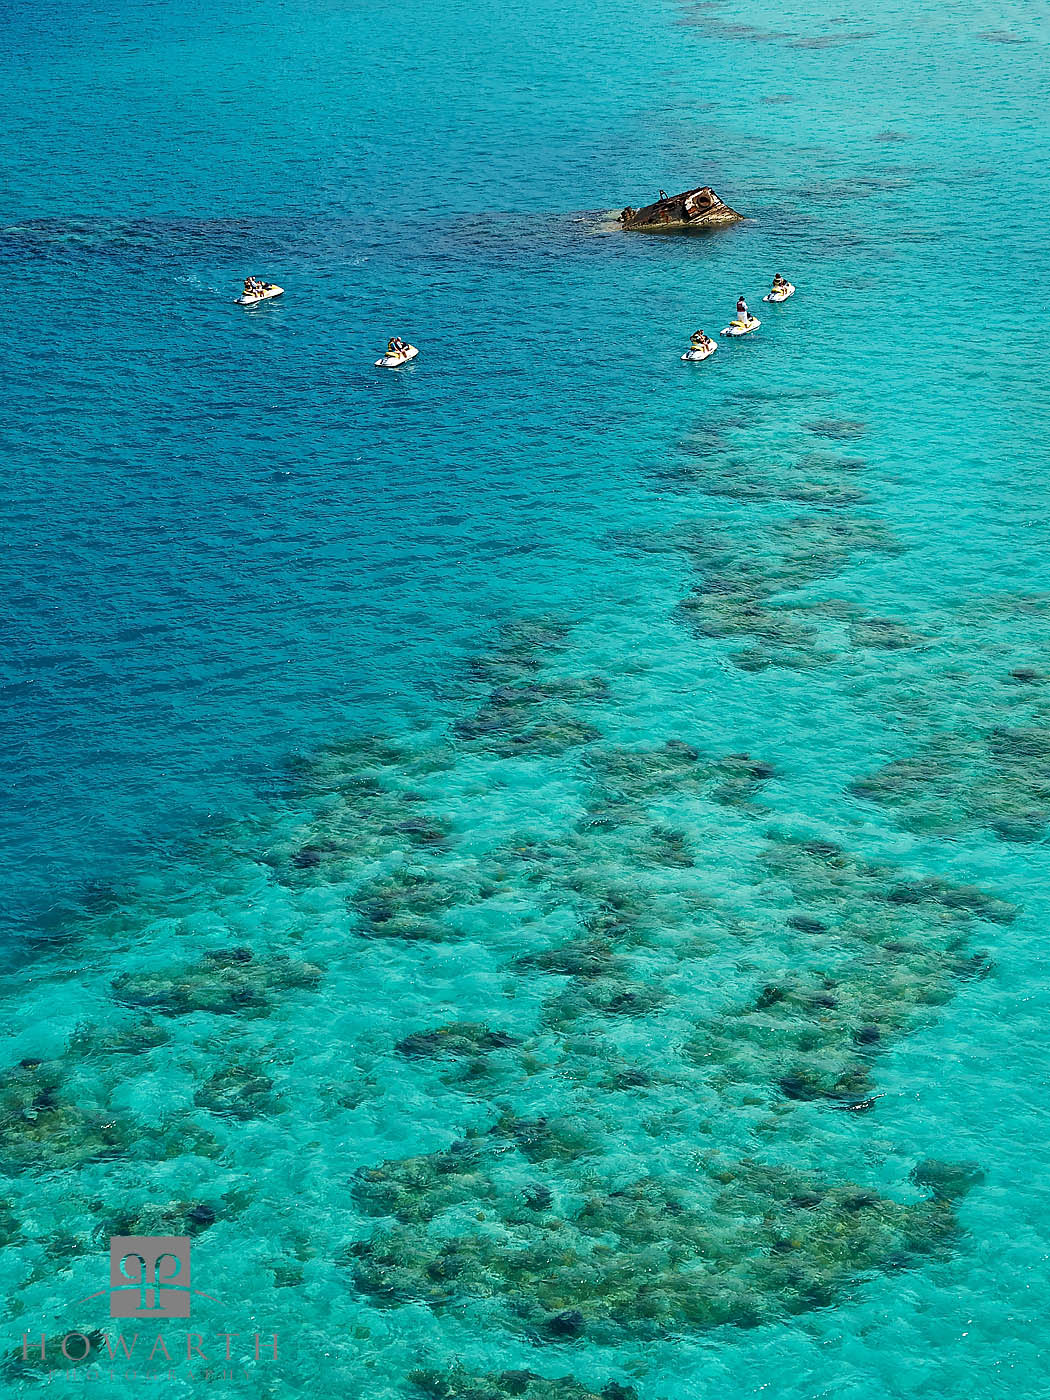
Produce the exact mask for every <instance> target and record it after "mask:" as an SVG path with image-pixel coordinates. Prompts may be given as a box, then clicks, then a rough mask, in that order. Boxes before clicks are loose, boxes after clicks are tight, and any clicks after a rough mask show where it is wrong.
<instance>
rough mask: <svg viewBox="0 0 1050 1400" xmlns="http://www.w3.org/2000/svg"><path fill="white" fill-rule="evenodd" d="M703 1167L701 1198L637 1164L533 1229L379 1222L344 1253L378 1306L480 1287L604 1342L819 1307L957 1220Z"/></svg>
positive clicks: (484, 1293)
mask: <svg viewBox="0 0 1050 1400" xmlns="http://www.w3.org/2000/svg"><path fill="white" fill-rule="evenodd" d="M705 1180H706V1186H707V1191H706V1193H705V1195H706V1199H704V1200H703V1201H702V1203H701V1200H700V1199H698V1196H697V1188H696V1183H695V1180H688V1181H677V1180H674V1179H671V1178H667V1177H662V1178H654V1177H641V1178H639V1179H637V1180H636V1181H634V1182H632V1183H631V1184H629V1185H618V1186H608V1187H606V1188H605V1189H604V1190H603V1189H598V1183H597V1182H596V1181H595V1182H593V1183H592V1186H591V1189H590V1191H589V1192H588V1194H587V1196H586V1199H585V1200H584V1203H583V1205H582V1206H581V1207H580V1208H579V1209H578V1210H577V1211H575V1212H574V1213H573V1214H572V1215H571V1216H557V1217H552V1216H544V1217H543V1219H542V1222H541V1224H540V1225H539V1226H537V1224H536V1223H535V1222H534V1221H530V1220H526V1219H523V1218H522V1217H521V1216H516V1215H514V1214H513V1213H511V1212H504V1213H502V1214H500V1215H499V1216H498V1218H497V1220H495V1221H489V1222H488V1223H487V1224H486V1228H485V1229H484V1230H473V1231H468V1232H466V1233H464V1232H457V1233H456V1234H454V1235H452V1236H449V1235H448V1234H447V1233H445V1232H441V1233H438V1234H434V1233H432V1232H431V1233H428V1232H425V1231H423V1232H421V1231H419V1230H418V1229H407V1228H404V1227H393V1228H390V1229H387V1230H383V1231H380V1232H378V1233H377V1234H375V1235H374V1236H373V1237H372V1238H371V1239H370V1240H368V1241H366V1242H359V1243H358V1244H355V1245H354V1246H353V1247H352V1248H351V1249H350V1251H349V1252H348V1255H347V1264H348V1267H349V1268H350V1270H351V1272H352V1274H353V1277H354V1280H355V1283H356V1285H357V1287H358V1288H359V1289H360V1290H361V1291H362V1292H363V1293H365V1294H367V1295H368V1296H369V1297H371V1298H372V1299H373V1300H374V1301H375V1302H376V1303H377V1304H379V1305H381V1306H386V1307H395V1306H398V1305H400V1304H403V1303H408V1302H424V1303H426V1304H427V1305H428V1306H429V1307H431V1308H433V1309H434V1310H436V1311H441V1310H443V1309H444V1308H446V1307H448V1306H451V1305H453V1304H456V1303H458V1301H459V1300H461V1299H462V1298H464V1297H478V1298H490V1299H494V1300H498V1301H499V1302H500V1303H501V1304H502V1306H503V1308H504V1309H505V1310H506V1319H507V1324H508V1325H513V1324H512V1319H520V1320H521V1321H522V1322H523V1323H524V1324H525V1325H526V1327H527V1328H528V1329H529V1330H530V1332H531V1333H532V1334H533V1335H534V1336H535V1337H536V1339H537V1340H548V1341H554V1340H558V1341H566V1340H573V1339H575V1338H578V1337H582V1336H588V1337H591V1338H593V1339H595V1340H598V1341H603V1342H607V1341H614V1340H616V1339H617V1338H618V1337H619V1336H621V1335H622V1334H623V1333H625V1332H626V1333H629V1334H633V1335H637V1336H641V1337H648V1336H667V1335H674V1334H678V1333H690V1332H699V1331H705V1330H707V1329H709V1328H712V1327H720V1326H725V1325H733V1326H739V1327H752V1326H758V1325H760V1324H762V1323H764V1322H769V1321H772V1320H774V1319H776V1318H778V1317H781V1316H783V1315H785V1314H788V1315H790V1314H792V1313H798V1312H804V1311H807V1310H809V1309H811V1308H815V1307H826V1306H829V1305H831V1304H833V1303H834V1302H835V1301H836V1299H837V1298H838V1297H839V1296H840V1295H841V1293H842V1291H843V1289H845V1288H848V1287H849V1286H850V1285H851V1283H852V1281H853V1279H854V1278H855V1277H856V1276H857V1274H863V1273H866V1272H870V1271H871V1270H881V1271H890V1270H895V1269H900V1268H905V1267H909V1266H910V1265H913V1264H914V1263H915V1262H916V1261H918V1260H919V1259H921V1258H923V1257H924V1256H926V1255H929V1254H932V1253H935V1252H938V1251H940V1250H942V1249H944V1248H945V1247H946V1246H947V1245H949V1244H950V1243H951V1242H952V1240H953V1239H954V1238H955V1236H956V1234H957V1231H958V1226H957V1223H956V1220H955V1216H954V1214H953V1212H952V1209H951V1205H950V1203H949V1201H948V1200H947V1199H945V1197H944V1195H943V1193H940V1194H935V1195H933V1196H931V1197H930V1198H928V1199H926V1200H923V1201H920V1202H918V1203H917V1204H913V1205H902V1204H899V1203H898V1202H896V1201H892V1200H889V1199H887V1198H885V1197H883V1196H880V1195H879V1194H878V1193H877V1192H875V1191H871V1190H866V1189H864V1188H861V1187H858V1186H855V1185H852V1184H845V1185H844V1184H839V1185H829V1184H828V1183H827V1182H826V1181H825V1180H824V1179H823V1178H822V1177H820V1176H819V1175H815V1174H813V1173H807V1172H802V1171H795V1170H792V1169H790V1168H783V1167H774V1166H767V1165H762V1164H759V1163H756V1162H738V1163H735V1164H726V1163H720V1162H717V1161H712V1162H711V1163H709V1164H708V1165H707V1174H706V1179H705ZM498 1204H499V1203H497V1206H498ZM554 1260H556V1261H557V1266H556V1267H554V1268H552V1261H554Z"/></svg>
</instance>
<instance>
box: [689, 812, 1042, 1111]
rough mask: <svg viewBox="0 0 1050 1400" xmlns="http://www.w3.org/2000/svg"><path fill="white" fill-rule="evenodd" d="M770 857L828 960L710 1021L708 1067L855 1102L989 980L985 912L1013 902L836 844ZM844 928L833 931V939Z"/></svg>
mask: <svg viewBox="0 0 1050 1400" xmlns="http://www.w3.org/2000/svg"><path fill="white" fill-rule="evenodd" d="M764 861H765V864H766V866H767V868H768V869H769V870H770V872H771V873H773V874H774V875H775V876H776V877H777V878H778V879H780V880H783V881H784V882H785V883H786V884H788V885H789V886H790V888H791V890H792V892H793V894H794V896H795V898H796V899H797V900H798V902H799V904H800V905H801V906H803V907H802V908H801V909H798V910H796V911H795V912H794V913H793V914H792V916H791V926H792V927H793V928H794V929H795V930H796V931H797V932H798V933H799V934H800V935H802V936H803V937H811V938H813V940H814V942H815V949H814V951H815V952H816V954H817V957H818V958H819V961H818V962H816V963H815V964H810V965H809V966H807V964H806V962H805V961H800V957H801V955H802V954H803V953H804V951H805V950H804V947H803V948H800V949H798V950H796V954H795V960H794V961H795V966H794V967H793V969H792V971H791V972H790V973H786V974H785V975H784V977H782V978H781V979H779V980H778V981H777V982H775V983H769V984H767V985H765V986H763V987H762V988H761V989H760V990H759V991H758V992H757V993H756V995H755V997H754V999H753V1000H752V1001H751V1002H750V1003H749V1004H747V1005H745V1006H742V1007H739V1008H737V1009H735V1010H732V1011H730V1012H728V1013H727V1014H725V1015H724V1016H722V1017H721V1018H720V1019H719V1020H718V1021H716V1022H714V1023H712V1024H711V1025H710V1026H708V1027H705V1029H704V1030H703V1032H702V1033H701V1034H700V1035H698V1036H697V1037H696V1038H695V1039H694V1041H693V1042H692V1044H691V1046H690V1054H691V1057H692V1059H693V1060H694V1062H695V1063H696V1064H698V1065H702V1066H705V1067H708V1068H710V1069H712V1070H714V1071H716V1072H718V1073H719V1074H721V1075H724V1076H726V1077H727V1078H728V1080H729V1081H733V1082H744V1083H753V1084H754V1083H758V1084H764V1083H768V1082H769V1080H770V1077H772V1080H773V1082H774V1083H775V1084H776V1086H777V1087H778V1088H779V1091H780V1092H781V1093H782V1094H783V1095H784V1096H785V1097H786V1098H788V1099H793V1100H803V1101H805V1100H813V1099H826V1100H833V1101H838V1102H842V1103H846V1104H850V1103H855V1102H857V1101H858V1100H861V1099H864V1098H865V1097H867V1096H868V1095H869V1094H870V1093H871V1091H872V1087H873V1086H872V1079H871V1075H872V1068H873V1059H874V1057H875V1056H876V1055H877V1054H878V1053H879V1052H880V1051H881V1050H883V1049H884V1048H885V1047H886V1046H887V1045H888V1044H890V1043H892V1041H893V1040H895V1039H896V1038H898V1037H899V1036H901V1035H904V1034H906V1033H908V1032H910V1031H912V1030H914V1029H916V1028H917V1027H918V1026H919V1025H921V1024H922V1023H923V1022H924V1021H925V1020H927V1019H929V1017H930V1015H931V1014H932V1008H935V1007H939V1006H942V1005H943V1004H944V1003H945V1002H947V1001H949V1000H950V999H951V997H952V996H953V995H954V990H955V985H956V984H957V982H958V981H959V980H961V979H966V978H969V977H974V976H983V975H984V974H985V973H986V972H987V971H988V968H989V963H988V958H987V955H986V954H985V953H983V952H982V951H981V950H979V949H975V948H973V947H972V945H971V943H970V934H971V926H972V923H973V921H974V919H975V918H976V919H981V920H985V921H988V922H992V923H1007V922H1009V921H1010V920H1012V919H1013V917H1014V915H1015V914H1016V910H1015V909H1014V908H1013V906H1011V905H1009V904H1007V903H1006V902H1005V901H1003V900H999V899H997V898H995V897H994V896H991V895H987V894H985V893H984V892H983V891H981V890H978V889H975V888H974V887H972V886H965V885H964V886H957V885H952V884H950V883H948V882H947V881H942V880H939V879H936V878H929V879H924V880H907V879H903V878H901V876H900V873H899V872H895V871H893V870H892V869H890V868H888V867H885V866H879V865H871V864H868V863H867V862H864V861H861V860H858V859H857V858H855V857H853V856H851V855H849V854H848V853H846V852H845V851H843V850H842V849H841V848H840V847H839V846H837V845H836V844H835V843H833V842H828V841H820V840H815V841H799V840H792V839H780V840H776V841H774V842H772V843H771V844H770V847H769V849H768V850H767V852H766V854H765V856H764ZM829 935H832V937H829Z"/></svg>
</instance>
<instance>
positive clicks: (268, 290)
mask: <svg viewBox="0 0 1050 1400" xmlns="http://www.w3.org/2000/svg"><path fill="white" fill-rule="evenodd" d="M283 293H284V288H283V287H278V286H276V285H275V284H274V283H273V282H264V283H263V289H262V291H261V292H242V293H241V295H240V296H239V297H238V298H237V305H238V306H258V305H259V303H260V302H261V301H271V300H272V299H273V298H274V297H279V296H282V295H283Z"/></svg>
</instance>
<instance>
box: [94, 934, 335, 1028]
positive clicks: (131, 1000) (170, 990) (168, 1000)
mask: <svg viewBox="0 0 1050 1400" xmlns="http://www.w3.org/2000/svg"><path fill="white" fill-rule="evenodd" d="M322 975H323V974H322V972H321V969H320V968H319V967H315V966H314V965H313V964H311V963H305V962H298V961H296V960H295V959H292V958H286V957H283V956H281V955H280V954H274V955H273V956H272V957H269V958H258V959H257V958H255V957H254V955H253V954H252V951H251V949H250V948H223V949H219V950H217V951H215V952H212V953H206V954H205V955H204V957H203V958H202V959H201V961H200V962H199V963H197V964H196V965H195V966H189V967H177V968H172V969H170V970H167V971H164V972H123V973H121V974H120V976H119V977H115V978H114V979H113V994H114V996H115V997H116V998H117V1000H118V1001H121V1002H123V1003H124V1005H125V1006H134V1007H141V1008H143V1009H145V1010H148V1011H152V1012H155V1013H156V1014H157V1015H160V1016H189V1015H191V1014H192V1013H193V1012H195V1011H204V1012H209V1013H210V1014H212V1015H215V1016H266V1015H267V1014H268V1013H269V1011H270V1009H271V1007H272V1006H273V1004H274V1002H275V1000H276V998H277V997H278V996H279V995H280V994H281V993H282V992H286V991H300V990H306V991H310V990H314V989H316V988H317V986H318V985H319V983H320V981H321V978H322Z"/></svg>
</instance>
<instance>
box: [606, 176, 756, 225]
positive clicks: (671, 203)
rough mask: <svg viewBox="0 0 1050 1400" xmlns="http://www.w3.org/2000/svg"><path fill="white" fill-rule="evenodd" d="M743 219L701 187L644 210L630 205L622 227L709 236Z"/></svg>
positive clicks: (714, 195)
mask: <svg viewBox="0 0 1050 1400" xmlns="http://www.w3.org/2000/svg"><path fill="white" fill-rule="evenodd" d="M743 217H744V216H743V214H738V213H737V211H736V210H735V209H730V207H729V205H728V204H726V203H724V202H723V201H722V200H721V199H719V197H718V195H716V194H715V192H714V190H713V189H712V188H711V187H710V185H699V186H697V188H696V189H692V190H685V191H684V192H683V193H682V194H672V195H665V196H663V198H661V199H658V200H656V201H655V202H654V203H653V204H647V205H646V206H645V207H644V208H643V209H632V208H631V207H630V205H628V207H627V208H626V209H625V210H624V211H623V213H622V214H621V215H620V223H621V224H622V225H623V227H624V228H625V229H628V230H629V231H630V232H631V233H705V232H707V231H708V230H709V229H714V228H720V227H722V226H723V225H725V224H735V223H736V222H737V220H738V219H742V218H743Z"/></svg>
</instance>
